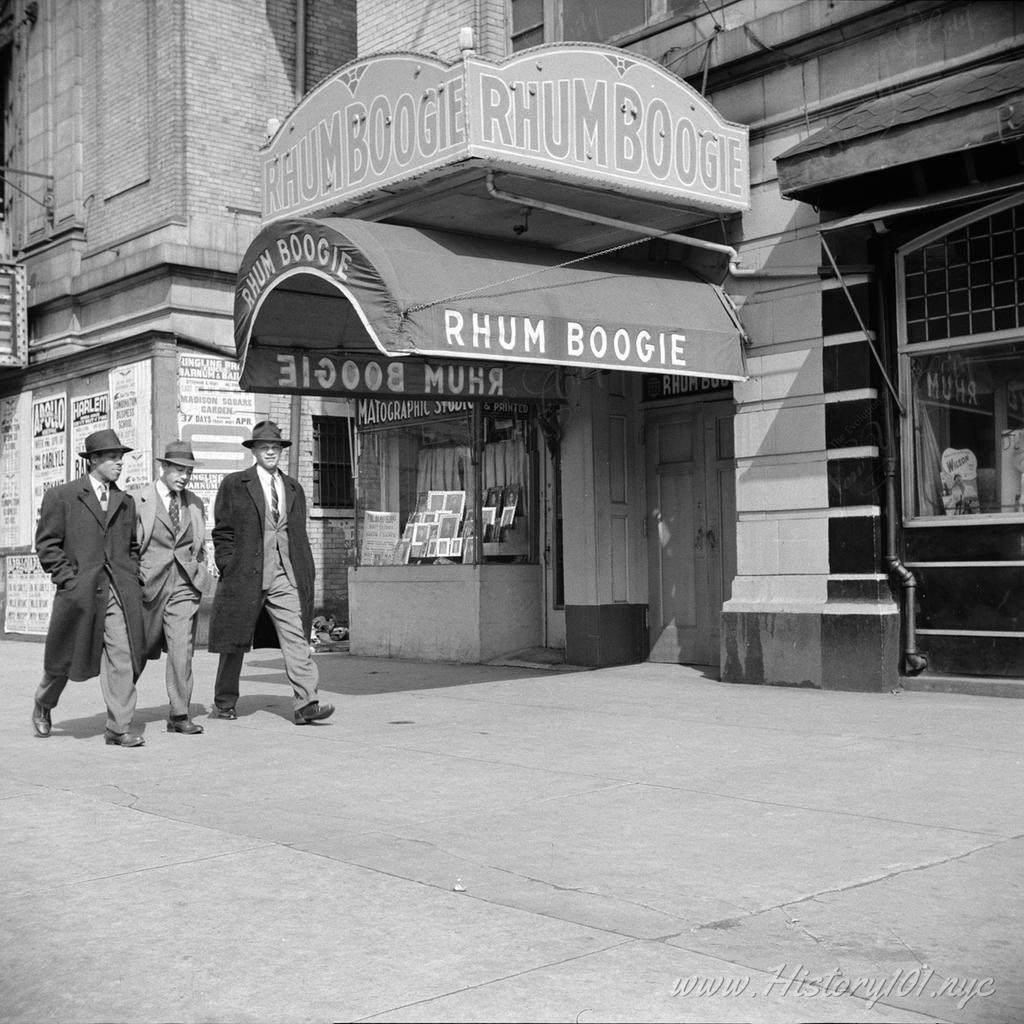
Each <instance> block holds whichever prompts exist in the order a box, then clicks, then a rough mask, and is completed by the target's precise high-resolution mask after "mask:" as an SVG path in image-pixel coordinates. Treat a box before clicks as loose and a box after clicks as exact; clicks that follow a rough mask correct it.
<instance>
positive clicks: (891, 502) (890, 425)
mask: <svg viewBox="0 0 1024 1024" xmlns="http://www.w3.org/2000/svg"><path fill="white" fill-rule="evenodd" d="M878 289H879V309H881V308H882V301H881V300H882V294H881V286H880V285H878ZM848 297H849V298H850V302H851V303H852V302H853V299H852V297H850V296H849V295H848ZM894 401H896V400H895V399H892V400H890V397H889V396H883V402H882V421H883V422H882V428H883V430H884V431H885V519H886V531H885V532H886V545H885V556H884V559H883V561H884V562H885V564H886V566H887V567H888V570H889V575H890V576H891V577H895V578H896V579H897V580H898V581H899V585H900V588H901V593H900V602H899V606H900V612H901V617H902V619H903V659H902V663H901V668H902V670H903V674H904V675H907V676H916V675H919V674H920V673H921V672H923V671H924V670H925V669H926V668H927V667H928V655H927V654H925V653H924V652H923V651H920V650H918V647H917V577H915V576H914V574H913V573H912V572H911V571H910V570H909V569H908V568H907V567H906V566H905V565H904V564H903V561H902V560H901V559H900V557H899V555H898V554H897V553H896V548H897V545H896V516H897V514H898V508H897V504H896V464H897V458H896V424H895V422H894V421H893V402H894ZM900 409H901V411H902V406H900Z"/></svg>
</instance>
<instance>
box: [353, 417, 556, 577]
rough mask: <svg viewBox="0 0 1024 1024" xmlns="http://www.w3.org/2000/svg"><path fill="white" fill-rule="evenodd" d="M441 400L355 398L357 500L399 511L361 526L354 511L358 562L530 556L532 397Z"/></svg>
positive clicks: (537, 434)
mask: <svg viewBox="0 0 1024 1024" xmlns="http://www.w3.org/2000/svg"><path fill="white" fill-rule="evenodd" d="M443 404H444V405H445V408H443V409H441V408H440V407H438V408H436V409H435V403H430V402H417V401H401V402H399V401H398V400H395V401H394V402H389V401H388V400H385V399H381V398H375V399H373V400H369V399H368V400H366V401H365V402H363V400H359V401H357V405H356V426H357V439H358V452H357V460H358V463H357V467H356V474H357V476H358V479H359V489H358V493H357V502H358V506H359V507H360V509H366V510H373V511H374V512H376V513H378V515H379V514H380V513H387V514H389V515H394V516H397V531H396V530H395V529H394V527H393V525H392V523H393V520H391V521H387V520H381V521H378V522H375V523H373V524H371V529H369V530H364V529H363V526H362V523H363V519H362V517H363V516H365V514H366V513H365V512H360V513H359V515H360V548H361V551H360V554H359V557H360V562H359V564H395V565H407V564H423V563H429V562H430V561H432V560H434V559H439V558H440V559H446V560H453V561H462V562H463V563H473V564H476V563H480V562H488V561H498V562H525V561H531V560H533V561H535V560H536V558H537V554H538V553H537V550H536V537H535V533H536V531H535V529H534V523H533V517H534V516H535V515H536V514H537V508H536V499H535V495H536V493H537V492H536V481H535V477H536V473H537V453H538V451H542V450H543V435H542V433H541V431H540V427H539V420H538V409H539V406H538V405H535V404H533V403H531V402H516V401H514V400H511V401H509V400H500V401H496V402H489V401H488V402H484V401H476V400H471V401H462V402H454V401H453V402H450V403H443ZM385 405H386V406H387V408H386V409H385V408H383V406H385ZM406 409H408V412H405V411H404V410H406ZM385 524H386V525H385ZM374 530H375V531H376V532H377V533H378V534H380V536H379V540H378V541H377V544H378V546H379V547H380V548H381V549H383V548H384V546H385V545H386V544H387V542H389V541H390V547H389V550H388V553H387V555H385V554H384V552H383V550H381V551H380V552H379V553H378V552H377V551H375V550H374V547H373V543H374V541H373V538H372V536H370V535H371V534H372V533H373V532H374ZM371 558H372V559H373V561H370V559H371Z"/></svg>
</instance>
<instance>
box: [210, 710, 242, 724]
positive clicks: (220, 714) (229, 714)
mask: <svg viewBox="0 0 1024 1024" xmlns="http://www.w3.org/2000/svg"><path fill="white" fill-rule="evenodd" d="M210 717H211V718H226V719H227V720H228V721H229V722H233V721H234V720H235V719H236V718H238V715H237V714H235V709H234V708H218V707H216V706H214V708H213V710H212V711H211V712H210Z"/></svg>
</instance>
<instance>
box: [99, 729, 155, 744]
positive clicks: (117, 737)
mask: <svg viewBox="0 0 1024 1024" xmlns="http://www.w3.org/2000/svg"><path fill="white" fill-rule="evenodd" d="M103 739H104V741H105V742H106V744H107V746H108V747H142V746H145V744H146V741H145V740H144V739H143V738H142V737H141V736H133V735H132V734H131V733H129V732H111V731H110V730H109V729H105V730H104V731H103Z"/></svg>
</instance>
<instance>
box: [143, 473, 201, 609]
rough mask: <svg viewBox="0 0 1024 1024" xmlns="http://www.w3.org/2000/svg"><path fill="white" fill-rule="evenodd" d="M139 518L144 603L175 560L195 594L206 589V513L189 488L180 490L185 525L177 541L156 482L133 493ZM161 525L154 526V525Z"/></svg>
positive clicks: (152, 597)
mask: <svg viewBox="0 0 1024 1024" xmlns="http://www.w3.org/2000/svg"><path fill="white" fill-rule="evenodd" d="M132 497H133V498H134V499H135V508H136V513H137V517H138V524H137V527H136V531H137V533H138V537H139V557H140V564H139V579H140V580H141V582H142V599H143V600H144V601H146V602H147V603H149V602H151V601H153V600H155V599H156V596H157V594H158V593H159V592H160V590H162V589H163V587H164V584H165V583H166V582H167V580H168V578H169V577H171V572H170V570H171V568H172V567H173V565H174V564H175V563H177V564H178V565H180V566H181V568H182V569H183V570H184V571H185V575H186V577H188V580H189V582H190V583H191V584H192V586H193V588H194V589H195V591H196V594H197V598H196V599H197V600H198V595H201V594H202V593H203V592H205V591H206V590H208V589H209V586H210V574H209V573H208V572H207V569H206V547H205V542H206V514H205V512H204V511H203V503H202V501H201V500H200V499H199V498H198V497H197V496H196V495H195V494H193V493H192V492H191V491H189V490H184V491H182V492H181V504H182V515H183V516H184V515H185V514H186V510H187V515H188V518H187V519H186V520H185V526H184V527H183V529H182V534H181V536H180V538H179V539H178V542H177V543H173V542H172V538H171V517H170V515H169V514H168V512H167V509H166V507H165V506H164V501H163V498H161V497H160V492H159V491H158V490H157V487H156V482H155V481H154V482H153V483H151V484H147V485H146V486H145V487H143V488H142V490H140V491H135V492H133V494H132ZM158 523H159V524H161V526H162V527H163V528H161V529H157V524H158Z"/></svg>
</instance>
